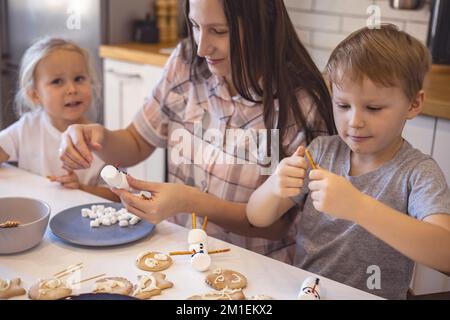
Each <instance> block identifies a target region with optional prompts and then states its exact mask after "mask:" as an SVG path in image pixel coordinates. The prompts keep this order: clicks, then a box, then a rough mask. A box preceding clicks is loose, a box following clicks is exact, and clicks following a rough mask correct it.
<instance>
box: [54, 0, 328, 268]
mask: <svg viewBox="0 0 450 320" xmlns="http://www.w3.org/2000/svg"><path fill="white" fill-rule="evenodd" d="M185 8H186V9H185V14H186V19H187V21H188V30H189V37H188V39H186V40H184V41H182V42H181V43H180V44H179V45H178V47H177V48H176V50H175V51H174V52H173V54H172V55H171V57H170V59H169V61H168V62H167V65H166V67H165V72H164V76H163V78H162V79H161V81H160V82H159V84H158V85H157V86H156V87H155V88H154V90H153V92H152V94H151V95H150V96H149V98H148V99H147V101H146V103H145V105H144V107H143V108H142V110H141V111H140V112H139V113H138V114H137V115H136V117H135V120H134V121H133V123H132V124H130V126H129V127H128V128H126V129H124V130H118V131H110V130H107V129H106V128H104V127H103V126H101V125H87V126H80V125H77V126H72V127H70V128H69V129H68V130H67V131H66V132H65V134H64V136H63V140H62V142H61V160H62V161H63V162H64V166H65V167H67V168H68V169H74V170H76V169H83V168H86V167H88V166H89V163H90V161H91V159H92V152H95V153H96V154H97V155H98V156H100V158H102V159H103V160H104V161H105V162H109V163H120V164H122V165H123V166H131V165H134V164H136V163H139V162H140V161H143V160H145V159H146V158H147V157H148V156H149V155H151V153H152V152H153V151H154V150H155V148H157V147H160V148H167V149H168V155H169V157H168V163H167V166H168V177H169V183H154V182H144V181H140V180H137V179H133V178H131V177H129V178H128V179H129V181H128V182H129V184H130V186H131V187H133V188H135V189H137V190H147V191H150V192H151V193H152V198H151V200H144V199H142V198H139V197H136V196H135V195H133V194H131V193H129V192H127V191H125V190H114V191H115V192H116V193H117V194H118V195H119V196H120V197H121V199H122V202H123V203H124V204H125V206H126V207H127V209H128V210H129V211H130V212H133V213H135V214H137V215H139V216H141V217H143V218H144V219H146V220H148V221H151V222H153V223H158V222H160V221H162V220H165V219H168V220H171V221H173V222H176V223H178V224H181V225H185V226H188V227H190V226H191V221H190V216H188V215H187V214H186V213H191V212H195V213H196V214H197V215H198V216H208V219H209V221H210V222H211V223H210V224H209V225H208V234H209V235H211V236H214V237H217V238H220V239H223V240H225V241H228V242H231V243H234V244H237V245H240V246H243V247H246V248H248V249H251V250H254V251H256V252H259V253H262V254H266V255H269V256H272V257H275V258H278V259H280V260H283V261H286V262H290V261H289V257H288V255H287V250H286V248H287V247H288V245H289V244H290V243H291V241H292V239H291V238H290V237H289V234H288V233H285V236H284V237H283V239H282V240H275V238H278V237H279V234H280V233H282V232H285V230H286V227H287V226H289V224H290V220H289V218H286V219H283V220H280V223H278V224H277V225H274V226H272V227H270V228H267V229H256V228H252V226H251V225H250V223H249V222H248V220H247V218H246V215H245V205H246V202H247V201H248V199H249V197H250V195H251V194H252V192H253V191H254V190H255V189H256V188H257V187H258V186H259V185H261V184H262V183H263V182H264V180H265V178H266V177H267V175H265V174H268V173H269V172H267V173H265V174H263V173H264V172H265V171H264V169H267V165H268V163H267V161H263V158H264V160H267V159H270V160H271V162H272V163H271V164H272V165H273V164H274V163H273V162H276V161H277V158H278V159H280V158H284V157H285V156H289V155H292V154H293V153H294V152H295V150H296V149H297V148H298V147H299V146H300V145H306V144H308V143H309V142H310V141H311V140H312V139H313V138H314V137H316V136H318V135H326V134H332V133H333V132H334V123H333V117H332V107H331V99H330V96H329V93H328V90H327V87H326V84H325V82H324V80H323V78H322V75H321V73H320V72H319V70H318V69H317V67H316V66H315V65H314V63H313V61H312V59H311V58H310V56H309V54H308V53H307V51H306V49H305V48H304V47H303V45H302V44H301V42H300V40H299V39H298V36H297V34H296V32H295V28H294V26H293V25H292V22H291V21H290V19H289V16H288V13H287V10H286V8H285V6H284V2H283V0H245V1H241V0H186V5H185ZM264 129H268V130H270V129H277V130H278V131H277V133H278V134H275V135H272V134H270V133H269V134H265V135H259V134H258V133H260V132H261V131H260V130H264ZM230 137H231V138H230ZM255 137H258V138H261V137H265V138H262V139H257V138H255ZM234 138H236V139H234ZM274 146H275V147H274ZM276 146H279V147H278V148H277V147H276ZM278 151H279V152H278ZM264 156H265V157H264ZM269 164H270V163H269ZM275 164H276V163H275ZM272 167H273V166H272ZM263 235H264V236H265V237H271V235H273V236H272V238H273V239H274V240H264V239H262V238H259V237H260V236H261V237H262V236H263Z"/></svg>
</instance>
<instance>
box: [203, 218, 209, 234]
mask: <svg viewBox="0 0 450 320" xmlns="http://www.w3.org/2000/svg"><path fill="white" fill-rule="evenodd" d="M207 224H208V216H205V219H204V220H203V225H202V229H203V230H205V231H206V225H207Z"/></svg>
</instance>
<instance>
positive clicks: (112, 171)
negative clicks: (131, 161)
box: [100, 165, 131, 191]
mask: <svg viewBox="0 0 450 320" xmlns="http://www.w3.org/2000/svg"><path fill="white" fill-rule="evenodd" d="M100 175H101V176H102V178H103V180H105V182H106V183H107V184H108V185H109V186H110V187H113V188H117V189H125V190H128V191H131V188H130V186H129V185H128V181H127V176H126V174H125V173H123V172H120V171H119V170H118V169H117V168H116V167H114V166H111V165H108V166H105V167H104V168H103V169H102V171H101V173H100Z"/></svg>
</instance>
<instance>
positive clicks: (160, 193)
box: [112, 176, 189, 224]
mask: <svg viewBox="0 0 450 320" xmlns="http://www.w3.org/2000/svg"><path fill="white" fill-rule="evenodd" d="M127 180H128V184H129V186H130V187H131V188H133V189H135V190H140V191H149V192H150V193H151V194H152V196H151V198H150V199H145V198H144V197H141V196H137V195H135V194H132V193H130V192H128V191H126V190H122V189H116V188H113V189H112V191H113V192H114V193H115V194H117V195H118V196H119V197H120V199H121V201H122V203H123V204H124V206H125V207H126V209H127V210H128V211H129V212H131V213H133V214H135V215H137V216H139V217H141V218H142V219H144V220H147V221H149V222H151V223H153V224H157V223H159V222H161V221H163V220H165V219H167V218H169V217H172V216H174V215H176V214H178V213H181V212H189V210H188V201H189V187H187V186H185V185H183V184H178V183H157V182H146V181H142V180H137V179H134V178H132V177H130V176H127Z"/></svg>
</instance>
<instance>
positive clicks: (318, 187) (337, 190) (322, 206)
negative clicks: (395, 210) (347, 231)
mask: <svg viewBox="0 0 450 320" xmlns="http://www.w3.org/2000/svg"><path fill="white" fill-rule="evenodd" d="M309 178H310V179H311V181H310V183H309V184H308V187H309V190H310V191H311V198H312V200H313V205H314V208H316V210H317V211H321V212H325V213H328V214H330V215H333V216H335V217H337V218H340V219H346V220H350V221H355V220H356V216H357V215H358V211H359V210H361V208H362V207H363V204H362V203H363V200H364V194H363V193H362V192H360V191H359V190H358V189H356V188H355V187H354V186H353V185H352V184H351V183H350V182H349V181H347V180H346V179H345V178H344V177H341V176H338V175H336V174H334V173H331V172H329V171H327V170H324V169H322V168H319V169H317V170H312V171H311V172H310V173H309Z"/></svg>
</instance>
